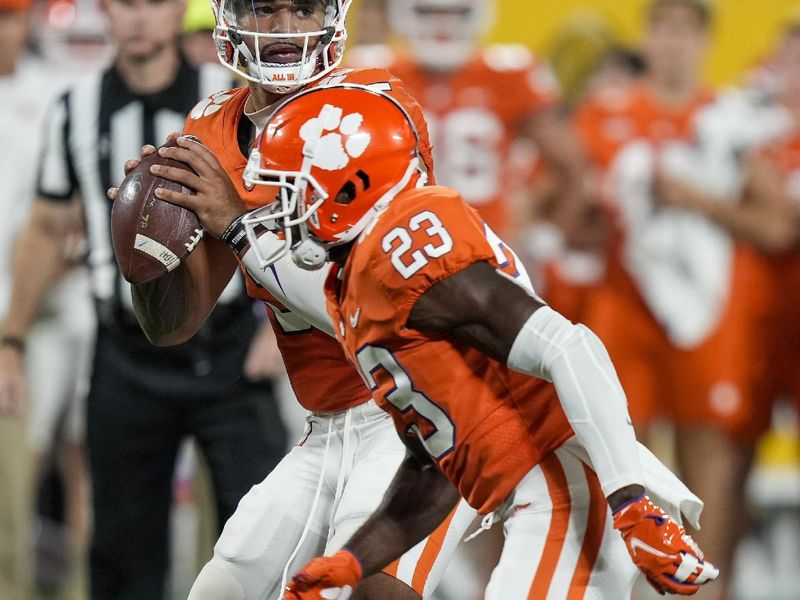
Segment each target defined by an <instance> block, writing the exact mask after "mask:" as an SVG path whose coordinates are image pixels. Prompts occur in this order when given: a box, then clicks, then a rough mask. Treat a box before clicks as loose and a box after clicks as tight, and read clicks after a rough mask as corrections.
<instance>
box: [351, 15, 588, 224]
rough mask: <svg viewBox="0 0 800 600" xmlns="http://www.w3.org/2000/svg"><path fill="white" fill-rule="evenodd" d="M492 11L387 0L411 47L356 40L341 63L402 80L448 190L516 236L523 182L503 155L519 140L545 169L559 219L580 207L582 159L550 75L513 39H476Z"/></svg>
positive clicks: (527, 210) (529, 211)
mask: <svg viewBox="0 0 800 600" xmlns="http://www.w3.org/2000/svg"><path fill="white" fill-rule="evenodd" d="M492 13H493V3H492V2H491V0H394V1H393V2H391V3H390V10H389V21H390V24H391V26H392V28H393V29H394V30H395V31H396V32H397V33H398V34H399V35H400V36H401V37H402V38H403V39H404V40H405V41H407V42H408V47H409V50H410V52H409V53H408V54H397V53H394V52H391V51H389V50H388V48H386V47H379V46H373V47H365V48H359V49H358V52H357V53H354V54H352V55H350V56H349V57H348V62H349V64H358V65H368V64H371V65H376V64H381V65H382V66H386V68H388V69H389V70H390V71H392V73H394V74H395V75H397V76H398V77H399V78H400V79H401V80H402V81H403V82H404V83H405V85H406V89H408V90H409V92H410V93H411V94H412V95H413V96H414V97H415V98H417V100H418V101H419V103H420V104H421V105H422V108H423V110H424V111H425V118H426V120H427V122H428V127H429V128H430V133H431V139H432V142H433V147H434V158H435V160H436V178H437V181H439V182H440V183H442V184H444V185H447V186H450V187H453V188H455V189H457V190H458V191H459V193H461V194H462V195H463V197H464V199H465V200H466V201H467V202H469V203H470V204H471V205H472V206H474V207H475V208H476V209H477V210H478V212H479V213H480V214H481V216H482V217H483V218H485V219H486V220H487V222H488V223H489V225H490V226H491V227H492V229H493V230H494V231H496V232H497V233H499V234H500V235H503V236H506V237H509V236H514V235H517V234H519V233H521V230H522V229H523V228H524V226H525V225H526V224H527V223H526V222H527V221H528V220H530V219H531V218H532V216H533V212H534V207H531V206H525V204H528V203H527V202H525V200H527V198H523V202H522V205H521V206H515V204H519V203H516V202H514V201H512V194H510V192H511V191H512V190H514V191H516V190H517V189H518V188H519V187H521V186H524V185H525V183H526V182H524V181H523V177H521V176H519V175H518V173H516V171H517V169H514V167H512V161H511V157H512V149H513V147H514V145H515V144H517V143H520V142H523V141H524V142H526V143H528V145H530V144H529V143H530V142H532V145H533V147H535V149H536V150H535V154H536V156H537V157H541V159H542V161H543V163H544V166H545V167H546V170H547V172H548V174H549V176H550V177H552V178H553V184H552V189H553V190H554V194H555V197H554V198H553V204H554V206H556V207H557V212H556V220H557V221H558V223H559V224H561V225H564V226H565V227H569V223H568V222H567V221H565V220H567V219H569V218H574V217H571V215H574V214H575V211H577V210H578V207H579V206H580V204H579V203H580V200H581V192H582V183H581V182H582V160H581V153H580V151H579V149H578V146H577V144H576V142H575V139H574V136H573V135H572V132H571V130H570V127H569V126H568V124H567V123H566V121H565V119H564V118H563V115H562V114H560V112H559V108H560V107H559V104H560V94H559V90H558V84H557V81H556V79H555V77H554V75H553V74H552V72H551V71H550V70H549V69H548V68H547V66H545V65H544V64H542V63H540V62H539V61H538V60H537V59H536V58H535V57H534V56H533V55H532V54H531V53H530V51H529V50H528V49H527V48H525V47H524V46H522V45H513V44H505V45H500V44H497V45H489V46H486V47H485V48H481V47H480V39H481V37H482V36H483V35H484V34H485V33H486V32H487V31H488V29H489V28H490V27H491V24H492V21H493V15H492ZM537 160H538V158H537ZM522 195H523V196H526V194H525V193H523V194H522ZM562 221H565V222H564V223H562Z"/></svg>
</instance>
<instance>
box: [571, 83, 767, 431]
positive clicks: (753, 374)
mask: <svg viewBox="0 0 800 600" xmlns="http://www.w3.org/2000/svg"><path fill="white" fill-rule="evenodd" d="M713 101H714V94H713V93H711V92H709V91H705V90H703V91H699V92H698V93H697V94H696V95H695V97H694V98H693V99H692V100H690V101H689V102H687V103H686V104H685V105H683V106H682V107H677V108H673V107H664V106H661V105H660V104H659V102H658V101H657V99H656V98H655V97H654V95H653V93H652V92H651V91H650V90H649V89H648V88H647V87H645V86H637V87H635V88H633V89H632V90H631V91H630V92H629V95H628V96H627V97H626V98H617V99H615V104H606V105H605V106H599V105H596V106H594V107H592V106H590V105H587V106H584V107H583V108H582V109H581V111H579V113H578V125H579V128H581V129H582V130H583V131H584V132H585V133H584V135H583V136H582V137H583V139H584V143H585V144H586V146H587V147H588V148H589V149H590V156H591V157H592V158H593V160H594V162H595V164H596V165H598V166H599V167H600V170H601V171H602V172H603V174H604V175H606V176H608V174H610V177H612V178H613V177H614V175H615V173H616V170H617V169H618V168H619V162H618V157H620V156H622V153H623V152H625V151H626V150H628V148H629V144H633V143H638V142H640V141H644V142H646V143H648V144H649V145H650V146H651V147H652V148H653V149H654V150H655V152H654V154H656V155H658V151H659V149H660V148H661V147H666V146H667V145H669V144H670V143H671V142H678V143H680V142H685V143H690V142H691V141H692V140H693V138H694V135H695V130H694V128H695V117H696V116H697V115H698V113H699V112H700V111H701V110H702V109H704V108H705V107H706V106H708V105H709V104H710V103H711V102H713ZM656 160H658V158H656ZM656 164H657V163H656ZM626 168H627V169H628V174H629V175H630V173H631V172H632V169H633V167H631V165H630V164H628V165H627V167H626ZM649 168H650V167H642V170H643V171H644V170H646V169H649ZM641 176H642V177H646V176H647V173H644V174H641ZM628 194H629V195H628V197H627V198H625V199H623V198H621V197H620V196H614V195H608V196H607V197H605V200H607V201H608V205H609V208H610V211H611V213H612V214H613V215H614V216H615V217H617V218H616V219H615V223H616V224H617V225H619V228H618V231H617V232H616V233H617V235H616V239H615V243H614V244H613V247H612V249H611V252H610V256H609V261H608V270H607V277H606V280H605V281H604V282H603V283H602V284H601V286H600V287H599V289H598V290H597V291H596V292H595V293H594V294H593V297H592V302H591V304H590V305H589V306H588V307H587V312H586V314H585V321H586V324H587V325H588V326H589V327H590V328H591V329H593V330H594V331H595V333H597V335H598V336H599V337H600V338H601V339H602V340H603V342H604V343H605V345H606V348H607V349H608V352H609V355H610V356H611V359H612V361H613V362H614V365H615V367H616V370H617V373H618V375H619V378H620V381H621V382H622V386H623V388H624V389H625V391H626V393H627V396H628V399H629V405H630V412H631V416H632V418H633V421H634V423H635V424H636V425H637V426H639V427H646V426H648V425H650V424H651V423H652V422H653V421H655V420H657V419H663V418H666V419H671V420H673V421H674V422H675V423H677V424H678V425H679V426H696V425H698V424H702V425H712V426H714V427H717V428H720V429H722V430H724V431H727V432H728V433H730V434H732V435H733V436H735V437H736V438H739V439H744V438H748V439H749V438H750V437H751V436H752V435H753V432H754V430H755V429H758V428H754V427H753V423H755V422H756V421H757V420H758V419H759V418H760V416H759V411H758V406H757V405H756V404H755V403H754V402H752V390H753V387H754V385H755V382H756V378H757V377H758V364H759V360H760V359H759V357H758V356H757V355H758V351H757V349H756V345H754V344H753V343H752V342H753V340H754V339H757V338H756V337H754V336H757V335H758V333H757V316H755V315H754V313H753V310H754V306H753V304H752V303H751V302H750V299H749V297H750V296H752V290H751V289H749V288H750V282H749V281H748V279H747V273H746V272H745V271H744V270H743V269H742V256H743V249H742V248H740V247H738V246H734V247H733V251H732V258H731V260H732V266H731V275H730V280H729V282H728V283H727V286H728V287H727V288H726V292H724V296H725V298H724V299H723V301H722V302H721V304H720V305H719V306H718V307H717V308H716V310H718V311H719V313H718V314H717V315H716V317H717V319H718V320H717V321H716V323H715V324H712V325H711V326H710V329H709V331H708V332H707V333H706V334H704V336H703V337H700V338H698V340H697V341H696V342H694V345H691V346H687V347H679V346H678V345H677V344H676V342H675V338H674V337H672V336H671V331H670V327H671V324H670V323H669V322H667V321H663V320H661V319H659V318H657V317H656V313H655V312H654V307H653V306H652V304H651V301H650V300H647V299H646V297H645V295H644V294H643V292H642V282H641V280H639V279H637V278H636V275H635V274H634V273H633V271H632V270H631V261H630V260H629V258H628V255H627V253H628V251H629V250H630V248H629V247H628V246H627V244H628V242H629V240H630V239H631V238H633V239H634V241H636V240H635V235H631V234H635V233H636V231H635V230H634V231H629V230H627V229H626V223H634V224H635V225H633V226H634V227H635V226H636V224H638V225H641V224H642V223H649V219H650V217H649V216H648V217H646V218H640V216H639V215H637V214H636V211H637V210H640V209H641V210H642V212H645V213H646V212H647V211H648V210H653V209H651V208H650V207H649V206H641V205H640V204H637V202H638V201H641V202H648V201H650V199H649V198H648V197H647V193H642V194H638V193H637V192H636V191H634V192H630V191H629V192H628ZM656 210H657V209H656ZM627 212H630V214H626V213H627ZM647 214H648V215H649V214H650V213H647ZM697 218H698V219H700V218H701V217H697ZM687 279H689V276H688V275H687ZM672 291H674V290H667V291H666V292H665V293H666V294H667V296H666V297H665V298H664V300H667V299H668V298H669V294H670V293H671V292H672Z"/></svg>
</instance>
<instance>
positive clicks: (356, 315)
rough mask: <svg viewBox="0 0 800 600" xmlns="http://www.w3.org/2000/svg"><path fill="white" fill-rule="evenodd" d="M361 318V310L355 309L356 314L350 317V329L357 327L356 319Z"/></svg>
mask: <svg viewBox="0 0 800 600" xmlns="http://www.w3.org/2000/svg"><path fill="white" fill-rule="evenodd" d="M360 316H361V308H360V307H359V308H357V309H356V312H354V313H353V314H351V315H350V327H353V328H355V327H356V326H357V325H358V319H359V317H360Z"/></svg>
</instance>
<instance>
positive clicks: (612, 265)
mask: <svg viewBox="0 0 800 600" xmlns="http://www.w3.org/2000/svg"><path fill="white" fill-rule="evenodd" d="M646 14H647V20H646V30H645V37H644V43H643V53H644V57H645V62H646V63H647V66H648V70H647V73H646V75H645V78H644V80H643V81H642V82H641V83H640V84H636V85H634V87H633V88H631V89H630V90H629V91H628V92H623V93H621V94H615V95H614V96H610V97H608V98H605V99H603V98H596V99H595V100H594V101H593V103H594V106H592V103H590V104H589V105H588V106H584V107H583V108H581V109H580V110H579V113H578V114H579V116H578V122H579V125H580V127H581V129H582V131H583V134H584V135H583V139H584V140H585V141H586V144H587V147H588V149H589V153H590V155H591V156H592V158H593V160H594V163H595V166H596V167H597V168H598V169H599V170H601V171H602V172H603V173H604V181H603V183H602V187H603V190H604V193H605V199H606V200H607V206H608V208H609V212H610V214H611V215H612V221H613V223H614V225H615V229H616V231H615V235H614V237H615V239H614V241H613V243H612V248H611V251H610V253H609V256H608V268H607V274H606V278H605V280H604V282H603V283H602V284H601V285H600V286H598V288H595V290H594V291H593V294H592V302H591V303H589V304H588V305H587V307H586V313H585V314H584V319H585V321H586V323H587V325H589V326H590V327H592V328H593V329H594V330H595V331H596V333H597V335H598V336H599V337H600V338H601V339H602V340H603V342H604V343H605V344H606V347H607V348H608V351H609V354H610V355H611V358H612V360H613V361H614V364H615V365H616V367H617V371H618V373H619V377H620V380H621V381H622V384H623V387H624V388H625V390H626V391H627V392H628V394H629V397H630V399H631V404H630V408H631V416H632V417H633V422H634V424H635V425H636V427H637V428H638V430H639V432H640V433H641V434H642V435H647V434H648V433H649V432H650V431H651V427H652V426H653V425H654V424H655V423H657V422H659V421H662V422H663V421H668V422H671V423H672V424H674V425H675V449H676V458H677V464H678V466H679V469H680V472H681V474H682V476H683V477H684V478H685V479H686V482H687V484H688V485H689V487H691V488H692V489H693V490H695V491H696V492H697V493H698V494H699V495H700V496H701V497H702V498H703V500H704V501H705V502H706V503H707V506H708V507H709V513H708V514H709V517H708V519H707V520H706V526H705V527H704V528H703V531H702V532H698V533H697V539H698V541H699V542H700V543H702V545H703V547H704V548H705V549H706V550H707V551H708V552H709V554H711V555H712V556H714V557H715V560H717V561H718V564H719V566H720V568H721V570H722V572H723V573H730V566H731V564H732V558H733V552H734V549H735V547H736V540H737V539H738V536H739V533H738V532H739V531H741V527H740V522H741V514H742V512H743V510H744V508H743V506H742V499H743V498H744V497H745V493H744V482H745V478H746V476H747V473H748V470H749V466H750V461H751V458H752V452H753V444H754V440H755V439H757V437H758V435H759V433H760V426H755V425H756V423H757V422H759V421H760V420H761V419H760V413H762V412H763V411H762V409H761V408H760V407H759V406H758V404H757V403H756V402H754V399H753V386H754V385H755V384H756V383H757V382H758V378H759V376H760V374H759V364H760V361H761V360H762V359H763V353H762V352H761V348H760V347H759V344H758V343H754V339H755V338H754V337H753V336H759V337H760V335H759V332H758V329H757V324H756V323H755V322H754V319H753V307H752V302H751V299H752V298H753V295H754V291H753V290H754V288H755V286H753V285H752V282H751V281H750V280H749V279H748V276H747V274H746V271H745V270H743V269H742V262H741V257H742V248H741V247H740V246H739V245H738V244H737V243H736V242H735V240H734V239H732V237H731V236H730V235H729V234H728V233H727V232H726V231H725V230H724V229H722V228H719V227H718V226H717V225H716V224H715V223H713V219H708V218H706V217H703V216H700V215H697V214H696V213H692V212H687V211H686V210H685V209H683V208H681V207H680V203H681V202H683V201H684V200H685V201H689V200H690V199H691V197H692V196H695V195H697V194H700V195H702V196H704V197H705V198H707V199H709V200H710V203H711V204H712V205H713V206H714V207H715V209H719V210H724V209H726V208H728V207H729V206H732V205H735V204H737V203H739V200H740V196H741V193H742V189H741V183H742V181H743V180H744V178H745V177H744V176H743V175H744V174H745V173H746V172H747V171H748V170H749V165H748V164H746V161H740V160H739V159H740V158H741V157H743V156H747V155H748V148H747V143H741V140H735V139H734V138H735V137H737V136H738V135H739V134H738V132H739V131H740V130H742V129H744V128H749V129H751V130H752V131H751V132H748V133H747V136H750V135H751V133H753V132H755V133H756V134H757V135H762V133H761V132H758V131H756V129H758V127H759V125H758V123H757V122H756V120H755V119H753V117H752V116H749V115H748V112H747V111H745V113H744V114H737V112H736V110H730V111H729V110H728V108H731V109H736V106H737V105H738V104H739V103H738V102H728V101H726V100H725V99H724V98H720V97H718V95H717V94H715V93H714V91H713V90H711V89H709V88H708V87H706V86H705V85H704V84H703V82H702V79H701V69H702V64H703V60H704V57H705V55H706V50H707V47H708V42H709V30H710V27H711V19H712V16H713V15H712V12H711V5H710V3H709V2H707V1H706V0H652V1H651V2H650V3H649V6H648V9H647V13H646ZM742 104H744V103H742ZM726 112H729V113H730V116H728V115H726ZM751 112H752V111H751ZM766 132H767V129H766V128H765V129H764V131H763V133H765V134H766ZM743 137H746V136H743ZM756 137H757V136H756ZM698 456H705V457H709V458H708V460H711V461H712V462H713V464H714V469H713V470H712V471H711V472H709V470H708V469H707V468H706V464H707V461H706V460H698V458H697V457H698ZM720 583H721V585H720V588H722V589H723V591H722V596H723V597H724V596H725V595H726V594H727V593H728V590H727V587H728V581H727V578H724V577H723V581H721V582H720ZM701 596H703V597H706V596H704V595H703V594H701ZM707 597H709V598H710V597H716V596H713V595H712V596H707Z"/></svg>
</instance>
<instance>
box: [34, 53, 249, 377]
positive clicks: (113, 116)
mask: <svg viewBox="0 0 800 600" xmlns="http://www.w3.org/2000/svg"><path fill="white" fill-rule="evenodd" d="M233 85H234V84H233V82H232V79H231V76H230V73H229V72H228V71H227V70H226V69H224V68H222V67H221V66H218V65H207V66H203V67H200V68H195V67H193V66H191V65H189V64H188V63H187V62H185V61H182V63H181V65H180V68H179V71H178V73H177V76H176V78H175V80H174V81H173V83H172V84H171V85H170V86H169V87H168V88H166V89H164V90H162V91H160V92H157V93H153V94H149V95H139V94H136V93H135V92H133V91H131V90H130V89H129V88H128V86H127V85H126V83H125V81H124V80H123V78H122V76H121V75H120V73H119V71H117V69H116V68H115V67H113V66H112V67H110V68H109V69H108V70H106V71H103V72H102V73H98V74H96V75H93V76H90V77H87V78H86V79H84V80H81V81H80V82H78V83H76V84H75V85H73V86H72V87H71V88H69V89H68V91H67V92H66V93H65V94H64V95H62V96H61V97H60V98H59V100H58V101H57V103H56V105H55V107H54V109H53V110H52V112H51V114H50V115H49V116H48V123H47V125H46V127H45V133H44V145H43V150H42V159H41V163H40V170H39V177H38V195H39V197H40V198H42V199H44V200H48V201H52V202H69V201H71V199H72V198H73V197H74V196H78V197H79V198H80V201H81V202H82V205H83V212H84V219H85V223H86V235H87V241H88V264H89V267H90V274H91V288H92V293H93V295H94V298H95V301H96V303H97V306H98V312H99V314H98V316H99V317H100V331H101V332H102V331H103V328H104V327H105V328H108V329H111V330H113V331H114V333H115V335H116V336H120V335H121V338H120V344H127V345H129V346H132V347H135V348H136V352H145V353H147V354H148V355H156V356H158V355H159V354H165V353H166V354H167V355H170V356H169V358H170V359H178V362H180V363H185V362H188V363H190V364H191V365H193V366H194V370H196V371H198V372H204V371H206V370H207V369H208V368H210V367H209V366H208V365H205V366H203V365H198V364H197V363H198V361H200V362H201V363H203V362H204V361H205V362H208V361H209V360H211V359H210V357H213V356H214V353H213V349H212V348H211V347H210V346H214V345H215V341H214V338H217V339H225V340H226V343H230V342H231V339H232V337H242V336H241V335H239V336H231V335H226V334H225V332H224V331H220V329H221V328H222V329H224V328H225V327H227V326H228V324H230V326H231V327H236V329H240V330H241V331H244V330H245V327H244V322H243V319H246V320H247V321H248V323H249V324H250V325H249V329H251V330H252V329H254V327H253V325H252V323H253V321H252V319H253V315H252V313H251V311H249V310H247V307H248V306H249V303H248V301H247V299H246V294H245V291H244V285H243V282H242V278H241V277H240V276H239V275H238V274H237V276H236V277H234V279H233V280H232V281H231V283H230V284H229V285H228V288H227V289H226V290H225V292H224V293H223V296H222V298H220V303H219V304H218V306H217V308H216V309H215V310H214V313H212V315H211V317H210V319H209V323H207V325H206V326H204V330H203V331H201V332H200V334H198V336H197V338H195V339H194V340H192V341H190V342H189V343H188V344H184V345H183V346H180V347H178V348H177V349H159V348H155V347H152V346H150V345H149V344H148V343H147V342H146V341H144V334H143V333H142V332H141V331H140V330H139V329H138V326H137V325H136V322H135V317H134V315H133V312H132V311H133V304H132V300H131V292H130V285H129V284H128V283H127V282H126V281H125V280H124V279H123V278H122V275H121V274H120V272H119V269H118V268H117V263H116V260H115V258H114V253H113V249H112V245H111V228H110V221H111V201H110V200H109V199H108V198H107V196H106V190H107V189H108V188H109V187H111V186H116V185H119V183H120V182H121V181H122V179H123V178H124V171H123V165H124V163H125V161H126V160H128V159H130V158H134V157H137V156H139V151H140V149H141V147H142V146H143V145H144V144H153V145H154V146H156V147H157V146H159V145H161V144H162V143H163V142H164V140H165V138H166V136H167V135H168V134H169V133H171V132H173V131H181V130H182V129H183V124H184V120H185V118H186V114H187V113H188V112H189V111H190V110H191V109H192V107H193V106H194V105H195V104H196V103H197V102H198V100H200V99H201V98H204V97H206V96H208V95H210V94H212V93H213V92H216V91H219V90H223V89H229V88H231V87H232V86H233ZM212 331H213V335H212V334H210V333H209V332H212ZM250 333H252V332H250ZM245 337H246V339H245V340H244V341H243V342H242V343H248V342H249V339H250V337H251V335H248V336H245ZM181 353H183V355H182V358H183V359H186V360H181V356H179V355H180V354H181ZM237 354H238V352H237ZM150 358H151V359H152V358H154V357H153V356H150ZM162 358H167V357H166V356H164V357H162ZM151 362H152V361H151ZM232 367H233V365H232V366H231V368H232ZM212 370H213V369H212Z"/></svg>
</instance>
